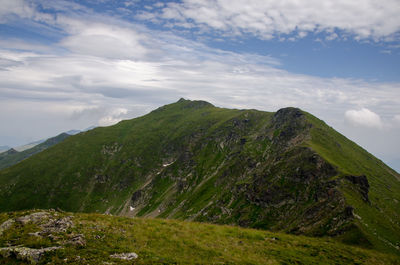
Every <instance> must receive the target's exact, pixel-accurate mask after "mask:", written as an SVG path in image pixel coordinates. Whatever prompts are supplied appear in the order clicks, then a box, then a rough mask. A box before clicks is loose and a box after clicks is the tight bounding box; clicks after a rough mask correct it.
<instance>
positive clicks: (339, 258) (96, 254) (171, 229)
mask: <svg viewBox="0 0 400 265" xmlns="http://www.w3.org/2000/svg"><path fill="white" fill-rule="evenodd" d="M32 213H33V211H25V212H10V213H1V214H0V225H1V224H3V223H4V222H5V221H7V220H10V219H13V220H18V217H20V216H27V215H29V214H32ZM47 213H48V214H49V216H50V217H51V218H56V219H55V220H56V221H57V220H61V219H62V218H65V217H68V216H71V218H70V219H68V220H72V225H71V226H70V227H68V229H67V230H66V231H65V232H58V233H57V234H53V235H51V236H47V237H38V236H34V235H32V233H34V232H36V231H37V230H38V229H39V228H38V227H39V226H38V223H37V222H36V223H29V222H28V223H25V224H24V225H21V224H20V223H18V221H16V222H15V223H14V224H13V225H12V226H11V227H9V228H7V229H5V230H4V231H3V232H2V235H1V236H0V248H3V247H7V246H11V245H12V246H17V245H18V246H21V245H22V246H24V247H29V248H36V249H38V248H45V247H52V246H55V245H56V244H58V243H57V242H61V241H63V240H64V239H65V238H68V237H69V235H77V234H82V235H83V238H84V241H85V244H83V245H82V244H78V245H76V244H75V245H74V244H65V245H63V247H62V248H60V249H57V250H56V251H54V252H51V253H46V254H45V255H44V256H43V257H42V258H41V259H40V261H39V264H400V262H399V257H396V256H390V255H387V254H382V253H379V252H376V251H373V250H366V249H361V248H357V247H352V246H348V245H343V244H340V243H338V242H335V241H334V240H332V239H329V238H309V237H304V236H293V235H287V234H282V233H271V232H268V231H261V230H253V229H244V228H240V227H232V226H226V225H224V226H221V225H212V224H203V223H195V222H186V221H176V220H166V219H148V218H126V217H115V216H109V215H100V214H83V213H76V214H72V213H64V212H62V213H59V212H54V211H48V212H47ZM57 218H58V219H57ZM68 218H69V217H68ZM44 221H45V220H44ZM56 223H57V222H56ZM0 228H1V227H0ZM0 230H1V229H0ZM30 233H31V234H30ZM127 252H135V253H137V254H138V258H137V259H135V260H133V261H132V260H131V261H123V260H116V259H115V258H112V257H110V255H113V254H116V253H127ZM0 264H25V263H24V261H18V260H16V259H15V257H9V258H0ZM26 264H28V263H26Z"/></svg>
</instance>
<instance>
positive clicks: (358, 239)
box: [0, 99, 400, 253]
mask: <svg viewBox="0 0 400 265" xmlns="http://www.w3.org/2000/svg"><path fill="white" fill-rule="evenodd" d="M399 179H400V176H399V175H398V174H397V173H396V172H395V171H393V170H392V169H390V168H389V167H387V166H386V165H385V164H384V163H382V162H381V161H380V160H378V159H376V158H375V157H373V156H372V155H371V154H369V153H368V152H367V151H365V150H364V149H362V148H361V147H359V146H358V145H356V144H355V143H353V142H352V141H350V140H348V139H347V138H345V137H344V136H343V135H341V134H339V133H338V132H336V131H335V130H334V129H332V128H331V127H329V126H328V125H326V124H325V123H324V122H323V121H321V120H319V119H317V118H316V117H314V116H312V115H311V114H309V113H306V112H304V111H302V110H300V109H297V108H284V109H281V110H279V111H277V112H276V113H269V112H262V111H257V110H233V109H224V108H218V107H215V106H213V105H212V104H210V103H208V102H205V101H190V100H185V99H180V100H179V101H178V102H176V103H173V104H169V105H166V106H163V107H160V108H158V109H156V110H154V111H152V112H151V113H149V114H147V115H145V116H142V117H139V118H135V119H132V120H126V121H122V122H120V123H118V124H116V125H114V126H110V127H103V128H95V129H93V130H91V131H87V132H83V133H80V134H78V135H74V136H70V137H68V138H67V139H65V140H64V141H63V142H61V143H59V144H57V145H55V146H53V147H51V148H49V149H46V150H45V151H43V152H41V153H39V154H36V155H34V156H32V157H30V158H28V159H26V160H24V161H22V162H20V163H19V164H17V165H14V166H12V167H10V168H7V169H5V170H3V171H0V191H1V192H0V210H1V211H13V210H21V209H33V208H60V209H63V210H66V211H84V212H101V213H112V214H116V215H124V216H145V217H146V216H148V217H162V218H173V219H185V220H195V221H201V222H211V223H219V224H234V225H240V226H244V227H254V228H261V229H269V230H275V231H285V232H289V233H294V234H305V235H313V236H326V235H329V236H334V237H336V238H338V239H340V240H342V241H344V242H346V243H351V244H357V245H362V246H365V247H374V248H377V249H380V250H384V251H388V252H393V253H399V244H400V243H399V242H400V224H399V220H400V218H399V213H400V204H399V201H400V181H399Z"/></svg>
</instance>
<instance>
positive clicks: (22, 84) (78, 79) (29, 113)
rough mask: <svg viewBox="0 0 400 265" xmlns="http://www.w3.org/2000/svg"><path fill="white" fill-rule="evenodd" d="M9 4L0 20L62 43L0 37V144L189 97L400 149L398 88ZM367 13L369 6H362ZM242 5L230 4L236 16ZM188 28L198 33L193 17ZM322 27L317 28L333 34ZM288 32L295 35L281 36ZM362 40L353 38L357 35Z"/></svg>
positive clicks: (77, 9)
mask: <svg viewBox="0 0 400 265" xmlns="http://www.w3.org/2000/svg"><path fill="white" fill-rule="evenodd" d="M6 2H7V3H17V4H18V3H19V4H20V5H21V6H20V7H19V8H18V7H17V6H14V7H13V8H11V9H10V10H11V11H9V12H8V13H7V11H5V10H4V8H0V12H3V13H1V14H3V17H8V18H7V19H12V20H15V19H16V17H18V16H19V17H24V18H26V17H28V16H29V17H30V19H31V21H32V22H31V23H33V24H34V25H33V26H36V24H35V23H38V22H40V23H42V24H43V26H45V27H47V28H51V29H53V30H54V31H57V32H58V34H59V37H58V39H57V40H56V41H54V42H52V43H50V44H32V43H31V42H29V41H26V40H24V39H7V38H4V37H0V123H1V124H7V126H5V127H4V128H3V127H2V130H1V132H0V139H3V141H4V142H3V143H0V144H9V145H13V144H14V143H25V142H27V141H29V140H37V139H41V138H44V137H45V136H54V135H56V133H59V132H62V131H67V130H70V129H75V128H76V129H83V128H87V127H89V126H91V125H111V124H113V123H116V122H118V121H120V120H121V119H127V118H132V117H136V116H139V115H143V114H145V113H147V112H149V111H151V110H152V109H154V108H156V107H158V106H160V105H163V104H168V103H171V102H173V101H176V100H178V99H179V98H180V97H185V98H189V99H202V100H207V101H210V102H211V103H213V104H215V105H217V106H222V107H233V108H256V109H260V110H266V111H276V110H277V109H279V108H282V107H287V106H295V107H300V108H302V109H304V110H306V111H309V112H311V113H313V114H315V115H317V116H318V117H320V118H322V119H324V120H325V121H327V122H328V123H329V124H330V125H333V126H334V127H335V128H336V129H339V130H340V131H341V132H343V133H345V135H350V136H352V137H353V139H356V140H357V142H358V143H361V144H364V146H368V147H371V145H369V144H370V142H371V140H370V139H371V137H373V138H379V139H385V137H386V138H387V139H385V142H382V143H381V144H380V146H372V147H371V148H372V149H373V150H372V151H375V152H376V153H380V154H382V153H383V154H387V155H388V156H393V157H394V156H395V154H396V153H398V149H399V148H400V140H399V139H398V135H399V134H400V131H399V130H400V125H398V124H400V122H399V121H400V119H399V117H400V108H399V106H400V84H399V83H379V82H367V81H364V80H354V79H344V78H319V77H315V76H309V75H301V74H294V73H290V72H288V71H286V70H282V69H281V67H278V66H280V61H279V60H278V59H276V58H273V57H270V56H260V55H257V54H247V53H235V52H227V51H223V50H218V49H212V48H210V47H208V46H206V45H204V44H201V43H199V42H196V41H192V40H188V39H185V38H183V37H178V36H176V35H174V34H172V33H168V32H165V31H157V30H152V29H149V28H147V27H145V26H143V25H138V24H135V23H131V22H127V21H124V20H121V19H118V18H115V17H112V16H105V15H104V14H102V15H98V14H95V13H93V11H92V10H90V9H85V8H83V7H81V6H74V7H73V8H70V7H69V8H66V9H62V10H61V11H60V12H59V13H57V15H49V14H47V13H43V12H41V11H39V10H38V9H37V8H35V6H34V5H33V4H27V3H26V2H23V1H15V2H13V1H6ZM56 2H60V3H64V4H65V5H67V4H66V2H63V1H56ZM45 3H47V4H51V3H55V2H53V1H49V2H45ZM196 3H197V4H196ZM196 3H195V2H193V3H192V2H183V3H182V4H180V5H179V4H176V5H172V4H169V5H167V6H165V5H161V4H160V5H158V6H159V7H161V6H162V7H164V8H166V9H162V12H167V10H168V8H175V9H177V10H178V11H179V12H181V13H182V12H183V11H180V10H179V9H180V8H188V7H190V6H192V5H193V6H195V5H200V4H199V2H198V1H197V2H196ZM200 3H204V5H206V4H208V5H211V4H213V3H214V4H215V3H217V2H214V1H204V2H200ZM223 3H224V2H218V4H221V5H222V4H223ZM255 3H258V4H259V5H260V6H259V8H258V9H259V11H263V12H264V11H265V10H264V9H265V7H263V3H264V1H263V2H254V1H253V2H252V1H250V2H249V7H248V8H245V9H244V11H243V12H244V14H242V15H245V14H246V12H250V13H251V12H252V11H248V10H247V9H251V7H252V5H255ZM265 3H270V2H268V1H266V2H265ZM282 3H284V2H282ZM290 3H291V4H292V5H294V4H295V3H296V2H290ZM339 3H340V2H339ZM280 5H281V4H280ZM282 5H283V4H282ZM365 5H367V6H369V5H370V4H369V2H368V1H366V2H365ZM59 6H61V7H63V6H64V5H59ZM236 6H237V3H236V2H235V1H233V2H232V7H231V8H232V10H233V9H234V8H236ZM162 7H161V8H162ZM47 8H54V7H52V6H48V7H47ZM253 9H254V6H253ZM21 10H22V11H21ZM26 10H27V11H26ZM246 10H247V11H246ZM272 10H273V9H272ZM171 12H172V11H171ZM201 12H206V11H202V10H200V11H199V14H201ZM210 12H211V11H210ZM226 12H227V11H226ZM250 13H249V14H250ZM82 14H84V15H82ZM163 14H164V13H163ZM185 14H186V13H185ZM189 14H190V13H189ZM185 16H186V15H185ZM285 16H286V15H284V16H283V17H285ZM10 17H11V18H10ZM223 17H224V16H222V18H223ZM388 18H390V16H389V17H388ZM185 19H186V18H185ZM215 19H219V18H218V16H217V18H215ZM232 19H234V18H233V17H232ZM249 19H250V18H249ZM190 21H191V23H196V24H198V23H197V22H196V20H195V19H194V18H192V19H191V20H189V22H190ZM299 21H302V20H299ZM204 23H205V22H204ZM210 23H211V22H210ZM221 23H222V22H221ZM224 23H227V25H228V24H229V23H228V22H224ZM316 23H317V22H316ZM349 23H350V22H349ZM382 23H383V22H382ZM385 23H386V22H385ZM385 23H383V24H382V27H383V26H384V25H385ZM295 24H296V23H295ZM29 25H30V24H29ZM29 25H28V26H29ZM232 25H233V26H234V25H235V24H232ZM244 25H245V24H244ZM321 25H322V26H318V27H325V28H326V29H328V28H329V27H328V26H323V25H324V24H321ZM31 26H32V25H31ZM217 26H218V24H216V27H217ZM220 27H222V28H224V27H227V26H224V24H221V26H220ZM276 27H278V26H276ZM295 28H296V27H295ZM297 28H298V29H300V28H299V27H298V26H297ZM310 29H312V30H315V29H313V28H312V27H310ZM228 30H233V29H228ZM250 30H251V28H250ZM279 30H281V29H279ZM291 30H292V29H291V28H290V27H289V28H288V29H287V30H286V31H285V32H290V31H291ZM239 31H243V32H244V29H241V28H240V29H239ZM282 31H284V29H282ZM350 31H351V30H350V29H349V32H350ZM274 32H275V30H273V31H272V34H275V33H274ZM356 32H358V31H357V30H354V32H353V34H361V33H356ZM373 32H375V31H373ZM254 33H255V34H264V33H262V31H254ZM392 33H393V30H392V31H390V30H389V31H387V34H386V33H385V34H386V35H385V34H383V33H382V34H383V35H382V34H381V33H379V34H380V35H379V34H378V33H377V34H378V35H376V36H380V37H382V36H388V34H389V35H390V34H392ZM371 34H372V33H371ZM374 34H375V33H373V34H372V35H370V37H373V36H375V35H374ZM360 36H361V35H360ZM346 110H348V111H346ZM345 121H347V123H346V122H345ZM349 123H350V124H352V125H357V126H348V125H349ZM21 128H24V129H21ZM359 128H362V133H365V132H366V131H371V135H370V136H371V137H370V138H368V137H365V139H364V138H362V137H361V136H360V134H359V131H358V130H359ZM376 128H381V129H382V130H376ZM356 132H357V133H356ZM44 134H45V135H44ZM364 135H368V134H364ZM27 137H32V139H31V138H27ZM389 138H390V139H389ZM369 150H371V149H369Z"/></svg>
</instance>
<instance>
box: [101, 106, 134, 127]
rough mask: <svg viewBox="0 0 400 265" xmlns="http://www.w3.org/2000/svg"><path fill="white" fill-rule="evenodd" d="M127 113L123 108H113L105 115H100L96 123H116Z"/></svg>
mask: <svg viewBox="0 0 400 265" xmlns="http://www.w3.org/2000/svg"><path fill="white" fill-rule="evenodd" d="M127 113H128V110H127V109H124V108H117V109H113V110H112V111H111V112H110V113H109V114H108V115H107V116H104V117H102V118H101V119H100V120H99V122H98V124H99V125H100V126H109V125H113V124H116V123H117V122H120V121H121V120H122V119H123V117H124V116H125V115H126V114H127Z"/></svg>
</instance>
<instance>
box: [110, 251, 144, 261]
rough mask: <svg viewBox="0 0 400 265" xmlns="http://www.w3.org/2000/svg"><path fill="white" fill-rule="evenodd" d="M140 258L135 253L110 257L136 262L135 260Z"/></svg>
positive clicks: (111, 256)
mask: <svg viewBox="0 0 400 265" xmlns="http://www.w3.org/2000/svg"><path fill="white" fill-rule="evenodd" d="M138 257H139V256H138V254H136V253H134V252H131V253H120V254H113V255H110V258H113V259H122V260H134V259H137V258H138Z"/></svg>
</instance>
